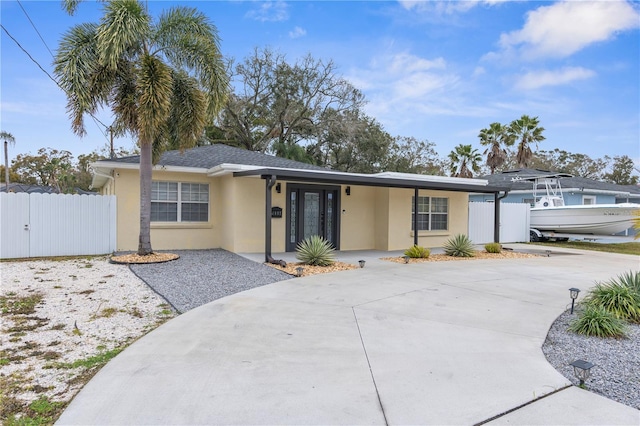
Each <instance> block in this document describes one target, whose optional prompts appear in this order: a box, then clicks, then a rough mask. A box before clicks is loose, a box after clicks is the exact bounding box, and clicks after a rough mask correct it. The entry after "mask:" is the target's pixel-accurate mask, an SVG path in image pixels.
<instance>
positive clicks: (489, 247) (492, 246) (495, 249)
mask: <svg viewBox="0 0 640 426" xmlns="http://www.w3.org/2000/svg"><path fill="white" fill-rule="evenodd" d="M484 249H485V250H486V251H487V253H500V252H501V251H502V246H501V245H500V243H487V244H485V245H484Z"/></svg>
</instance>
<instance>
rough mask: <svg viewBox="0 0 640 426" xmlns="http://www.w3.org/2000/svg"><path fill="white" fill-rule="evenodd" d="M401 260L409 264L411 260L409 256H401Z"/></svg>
mask: <svg viewBox="0 0 640 426" xmlns="http://www.w3.org/2000/svg"><path fill="white" fill-rule="evenodd" d="M402 258H403V259H404V263H409V259H411V258H410V257H409V256H402Z"/></svg>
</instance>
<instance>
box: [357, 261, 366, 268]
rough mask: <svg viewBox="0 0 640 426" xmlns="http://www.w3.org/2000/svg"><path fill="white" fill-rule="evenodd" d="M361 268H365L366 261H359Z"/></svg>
mask: <svg viewBox="0 0 640 426" xmlns="http://www.w3.org/2000/svg"><path fill="white" fill-rule="evenodd" d="M358 263H359V264H360V267H361V268H364V264H365V263H366V262H365V261H364V260H358Z"/></svg>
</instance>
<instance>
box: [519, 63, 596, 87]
mask: <svg viewBox="0 0 640 426" xmlns="http://www.w3.org/2000/svg"><path fill="white" fill-rule="evenodd" d="M595 75H596V73H595V72H594V71H592V70H589V69H586V68H582V67H566V68H562V69H560V70H556V71H531V72H528V73H526V74H525V75H523V76H522V77H520V78H519V79H518V80H517V81H516V85H515V86H516V88H518V89H522V90H532V89H539V88H541V87H545V86H560V85H563V84H567V83H571V82H572V81H577V80H587V79H589V78H592V77H594V76H595Z"/></svg>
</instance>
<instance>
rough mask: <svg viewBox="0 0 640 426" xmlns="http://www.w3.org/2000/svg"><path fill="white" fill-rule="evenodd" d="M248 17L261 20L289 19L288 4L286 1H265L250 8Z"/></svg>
mask: <svg viewBox="0 0 640 426" xmlns="http://www.w3.org/2000/svg"><path fill="white" fill-rule="evenodd" d="M245 16H246V17H247V18H251V19H255V20H256V21H261V22H279V21H286V20H287V19H289V11H288V5H287V3H285V2H284V1H281V0H277V1H265V2H262V3H260V7H257V8H255V9H253V10H250V11H249V12H247V14H246V15H245Z"/></svg>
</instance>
